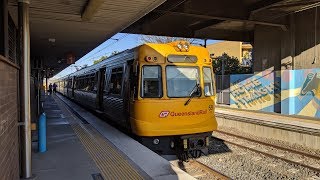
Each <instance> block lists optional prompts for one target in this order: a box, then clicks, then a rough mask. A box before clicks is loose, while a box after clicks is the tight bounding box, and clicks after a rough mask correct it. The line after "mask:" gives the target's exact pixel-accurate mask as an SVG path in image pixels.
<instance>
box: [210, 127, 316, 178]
mask: <svg viewBox="0 0 320 180" xmlns="http://www.w3.org/2000/svg"><path fill="white" fill-rule="evenodd" d="M215 136H216V138H219V139H221V140H223V141H224V142H225V143H227V144H232V145H234V146H238V147H240V148H244V149H248V150H250V151H253V152H256V153H261V154H263V155H265V156H268V157H271V158H276V159H281V160H283V161H285V162H287V163H290V164H295V165H299V166H302V167H305V168H308V169H310V170H312V171H315V172H317V173H320V156H317V155H312V154H308V153H305V152H301V151H297V150H293V149H289V148H286V147H281V146H278V145H274V144H270V143H266V142H261V141H258V140H254V139H251V138H247V137H243V136H240V135H235V134H231V133H228V132H223V131H216V132H215Z"/></svg>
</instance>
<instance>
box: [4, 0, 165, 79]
mask: <svg viewBox="0 0 320 180" xmlns="http://www.w3.org/2000/svg"><path fill="white" fill-rule="evenodd" d="M164 1H165V0H130V1H128V0H30V9H29V11H30V13H29V14H30V36H31V37H30V39H31V42H30V43H31V47H30V51H31V58H41V59H44V66H45V67H50V69H51V70H52V71H53V73H52V74H51V76H53V75H55V74H57V73H58V72H60V71H61V70H62V69H64V68H65V67H66V66H68V64H67V62H66V59H67V56H69V55H70V54H71V55H74V56H75V59H79V58H81V57H82V56H84V55H85V54H86V53H88V52H90V51H91V50H92V49H94V48H95V47H96V46H98V45H99V44H100V43H102V42H104V41H105V40H107V39H108V38H110V37H112V36H113V35H115V34H116V33H118V32H120V31H122V30H123V29H125V28H126V27H128V26H129V25H130V24H132V23H134V22H135V21H137V20H139V19H140V18H141V17H143V16H144V15H145V14H147V13H149V12H150V11H151V10H153V9H154V8H156V7H157V6H159V5H160V4H161V3H163V2H164ZM17 2H18V0H8V3H9V13H10V15H11V17H12V19H13V22H14V23H15V25H16V27H18V26H17V25H18V4H17Z"/></svg>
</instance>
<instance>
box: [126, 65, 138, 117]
mask: <svg viewBox="0 0 320 180" xmlns="http://www.w3.org/2000/svg"><path fill="white" fill-rule="evenodd" d="M130 67H131V68H130V69H131V71H130V95H129V102H128V105H129V117H133V118H134V116H135V115H134V111H133V109H134V105H135V104H134V103H135V100H136V99H138V84H139V72H140V71H139V65H138V64H137V63H133V64H132V65H131V66H130Z"/></svg>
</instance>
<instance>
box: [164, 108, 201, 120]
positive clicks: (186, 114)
mask: <svg viewBox="0 0 320 180" xmlns="http://www.w3.org/2000/svg"><path fill="white" fill-rule="evenodd" d="M201 114H207V110H206V109H205V110H198V111H185V112H174V111H171V112H170V111H161V112H160V114H159V117H160V118H165V117H168V116H169V115H170V116H194V115H201Z"/></svg>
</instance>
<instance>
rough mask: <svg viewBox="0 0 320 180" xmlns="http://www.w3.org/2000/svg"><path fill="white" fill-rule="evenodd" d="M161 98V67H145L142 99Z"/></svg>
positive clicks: (143, 70)
mask: <svg viewBox="0 0 320 180" xmlns="http://www.w3.org/2000/svg"><path fill="white" fill-rule="evenodd" d="M161 96H162V87H161V67H160V66H143V69H142V81H141V97H143V98H158V97H161Z"/></svg>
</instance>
